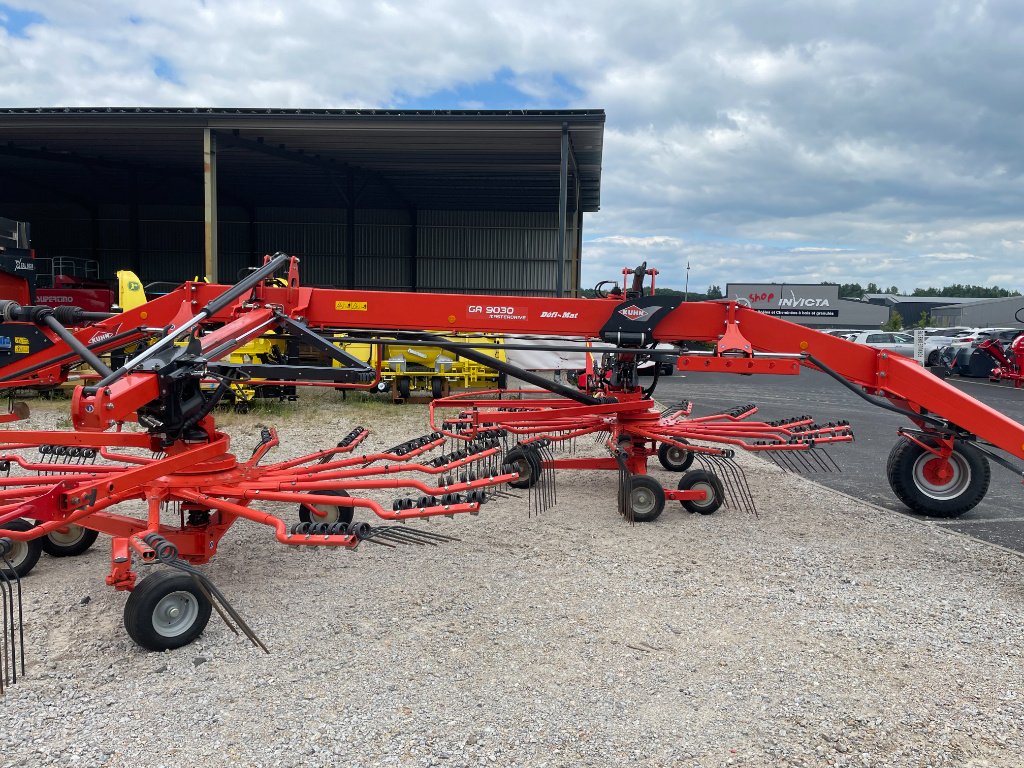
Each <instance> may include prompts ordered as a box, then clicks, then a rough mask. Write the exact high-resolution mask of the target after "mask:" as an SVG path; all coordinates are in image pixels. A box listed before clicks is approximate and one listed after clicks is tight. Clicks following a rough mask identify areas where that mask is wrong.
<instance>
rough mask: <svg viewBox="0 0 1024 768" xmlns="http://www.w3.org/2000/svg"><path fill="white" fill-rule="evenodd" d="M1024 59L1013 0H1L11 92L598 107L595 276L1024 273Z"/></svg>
mask: <svg viewBox="0 0 1024 768" xmlns="http://www.w3.org/2000/svg"><path fill="white" fill-rule="evenodd" d="M94 8H102V10H94ZM1022 76H1024V3H1021V2H1020V0H990V1H986V0H962V1H961V2H947V1H945V0H900V1H899V2H890V1H887V0H876V1H875V2H862V1H859V0H831V1H829V0H805V1H796V0H774V1H773V2H771V3H766V2H764V1H763V0H731V1H730V0H664V1H663V0H632V1H631V2H627V3H624V2H621V0H616V1H615V2H608V1H606V0H589V1H588V2H586V3H580V2H562V1H561V0H545V1H544V2H532V1H531V0H518V1H513V2H493V1H492V0H488V1H481V2H477V1H476V0H417V1H416V2H406V1H404V0H393V2H374V1H373V0H289V1H288V2H284V0H281V1H280V2H277V3H266V2H260V0H207V1H206V2H203V1H201V0H160V2H153V1H152V0H104V2H96V3H84V2H81V0H35V1H34V2H23V1H22V0H0V105H4V106H95V105H118V106H135V105H150V106H180V105H187V106H220V107H227V106H246V107H256V106H273V107H308V108H312V107H334V108H348V107H370V106H373V107H381V108H433V107H436V108H452V109H457V108H466V109H470V108H487V109H506V108H544V109H558V108H600V109H604V110H605V111H606V113H607V119H608V122H607V126H606V133H605V154H604V170H603V180H602V210H601V212H600V213H596V214H590V215H589V216H588V217H587V219H586V221H585V230H584V234H585V244H584V265H585V267H584V276H583V282H584V285H589V284H593V283H595V282H597V281H598V280H599V279H603V278H612V277H614V276H615V275H616V273H617V272H618V271H619V269H620V267H621V266H623V265H626V264H635V263H638V262H639V261H641V260H644V259H646V260H647V261H648V262H649V263H651V264H653V265H657V266H658V267H659V268H660V269H661V270H662V276H661V278H660V279H661V280H662V281H663V282H665V283H666V284H669V285H673V286H676V287H680V288H681V287H682V285H683V282H684V275H685V268H686V264H687V262H689V264H690V267H691V269H690V277H689V282H690V285H691V286H692V287H694V288H696V289H698V290H703V289H704V288H706V287H707V286H708V285H709V284H712V283H714V284H719V285H722V286H723V287H724V284H725V283H727V282H730V281H732V282H761V281H766V282H767V281H773V282H774V281H786V282H821V281H826V280H827V281H835V282H855V281H856V282H860V283H862V284H866V283H868V282H875V283H877V284H879V285H880V286H883V287H885V286H889V285H896V286H898V287H899V288H900V289H902V290H910V289H912V288H914V287H916V286H927V285H936V286H938V285H946V284H950V283H957V282H959V283H972V284H981V285H994V284H998V285H1000V286H1002V287H1005V288H1013V289H1017V290H1022V291H1024V188H1022V181H1024V176H1022V164H1024V147H1022V143H1024V77H1022Z"/></svg>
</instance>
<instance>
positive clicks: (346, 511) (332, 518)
mask: <svg viewBox="0 0 1024 768" xmlns="http://www.w3.org/2000/svg"><path fill="white" fill-rule="evenodd" d="M316 493H317V495H318V496H345V497H347V496H348V492H347V491H343V490H341V489H338V490H335V491H316ZM315 506H316V507H317V508H318V509H320V510H321V511H323V512H326V513H327V514H326V515H324V516H323V517H320V516H319V515H318V514H316V513H315V512H313V511H311V510H310V506H309V505H308V504H299V521H300V522H303V523H351V522H352V513H353V512H354V511H355V509H354V508H353V507H342V506H339V505H337V504H317V505H315Z"/></svg>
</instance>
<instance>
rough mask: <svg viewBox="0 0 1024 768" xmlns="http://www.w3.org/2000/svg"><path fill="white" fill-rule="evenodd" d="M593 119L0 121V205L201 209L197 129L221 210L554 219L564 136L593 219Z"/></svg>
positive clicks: (205, 114) (151, 115)
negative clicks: (350, 190) (540, 215)
mask: <svg viewBox="0 0 1024 768" xmlns="http://www.w3.org/2000/svg"><path fill="white" fill-rule="evenodd" d="M604 121H605V115H604V111H603V110H559V111H550V110H500V111H499V110H349V109H321V110H310V109H299V110H296V109H263V108H258V109H218V108H198V107H197V108H155V107H153V108H149V107H125V108H117V107H97V108H88V107H67V108H3V109H0V178H5V179H6V180H7V181H8V183H6V184H2V185H0V206H2V205H3V204H4V203H7V202H17V203H22V204H23V203H31V202H34V201H39V202H49V203H52V202H54V201H55V200H62V201H67V202H71V203H75V204H77V205H83V206H88V205H97V204H109V203H120V202H125V201H128V200H140V201H141V202H143V203H146V204H183V203H191V202H194V201H195V200H197V199H198V200H200V201H201V200H202V148H203V147H202V139H203V129H205V128H211V129H213V130H215V131H217V133H218V137H219V152H218V158H217V160H218V167H217V172H218V186H219V191H220V196H221V202H222V204H227V205H243V206H258V205H264V206H266V205H278V206H288V207H323V206H326V207H333V206H337V205H341V204H342V203H341V202H340V201H341V200H342V199H343V196H344V193H345V191H346V184H347V183H348V179H347V176H348V174H349V172H350V171H351V173H352V174H354V182H353V183H354V188H355V190H356V191H357V192H358V193H359V201H358V207H360V208H402V207H415V208H418V209H421V210H462V211H468V210H488V211H496V210H503V211H552V210H557V208H558V190H559V164H560V149H561V131H562V125H563V124H565V125H567V126H568V131H569V137H570V141H571V146H572V153H573V158H574V161H571V162H570V163H569V209H570V211H571V210H573V208H574V206H575V189H576V185H577V181H578V185H579V207H580V210H582V211H584V212H590V211H596V210H598V209H599V207H600V182H601V159H602V152H603V140H604Z"/></svg>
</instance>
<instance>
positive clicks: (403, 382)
mask: <svg viewBox="0 0 1024 768" xmlns="http://www.w3.org/2000/svg"><path fill="white" fill-rule="evenodd" d="M395 384H396V385H397V387H398V396H399V397H400V398H402V400H408V399H409V393H410V392H411V391H412V390H411V386H410V384H411V382H410V381H409V377H408V376H399V377H398V380H397V381H396V382H395Z"/></svg>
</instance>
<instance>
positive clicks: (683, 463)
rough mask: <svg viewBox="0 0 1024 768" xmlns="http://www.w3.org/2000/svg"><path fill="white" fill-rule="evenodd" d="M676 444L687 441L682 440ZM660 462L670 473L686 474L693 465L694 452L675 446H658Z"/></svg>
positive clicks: (664, 444) (665, 444)
mask: <svg viewBox="0 0 1024 768" xmlns="http://www.w3.org/2000/svg"><path fill="white" fill-rule="evenodd" d="M676 442H678V443H685V442H686V441H685V440H683V439H682V438H680V439H678V440H676ZM658 461H660V462H661V466H663V467H664V468H665V469H667V470H668V471H669V472H685V471H686V470H688V469H689V468H690V465H691V464H693V451H685V450H683V449H682V448H676V447H675V446H674V445H669V444H668V443H662V444H661V445H659V446H658Z"/></svg>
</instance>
